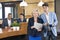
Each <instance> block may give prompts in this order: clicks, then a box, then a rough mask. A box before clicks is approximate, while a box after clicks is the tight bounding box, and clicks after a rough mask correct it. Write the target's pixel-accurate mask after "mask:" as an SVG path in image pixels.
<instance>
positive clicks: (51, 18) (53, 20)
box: [40, 12, 58, 36]
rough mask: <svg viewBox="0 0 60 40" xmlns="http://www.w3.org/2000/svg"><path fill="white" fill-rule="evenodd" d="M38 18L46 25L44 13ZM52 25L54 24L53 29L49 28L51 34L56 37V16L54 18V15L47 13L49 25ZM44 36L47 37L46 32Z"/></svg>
mask: <svg viewBox="0 0 60 40" xmlns="http://www.w3.org/2000/svg"><path fill="white" fill-rule="evenodd" d="M40 17H41V18H42V19H43V21H44V23H47V19H46V15H45V13H43V14H42V15H40ZM53 23H54V27H51V30H52V33H53V34H54V35H55V36H57V30H56V26H57V23H58V20H57V16H56V13H54V12H49V24H53ZM44 35H45V36H47V30H46V31H45V33H44Z"/></svg>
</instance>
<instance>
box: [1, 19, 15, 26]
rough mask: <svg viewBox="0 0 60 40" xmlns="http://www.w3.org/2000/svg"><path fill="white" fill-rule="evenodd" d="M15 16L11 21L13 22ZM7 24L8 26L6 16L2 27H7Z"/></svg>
mask: <svg viewBox="0 0 60 40" xmlns="http://www.w3.org/2000/svg"><path fill="white" fill-rule="evenodd" d="M13 21H14V20H13V18H12V19H11V23H13ZM5 26H7V27H8V20H7V18H5V19H4V20H3V23H2V27H5Z"/></svg>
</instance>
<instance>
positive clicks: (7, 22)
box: [2, 13, 13, 28]
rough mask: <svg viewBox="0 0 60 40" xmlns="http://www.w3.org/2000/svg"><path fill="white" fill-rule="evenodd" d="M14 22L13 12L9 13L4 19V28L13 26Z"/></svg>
mask: <svg viewBox="0 0 60 40" xmlns="http://www.w3.org/2000/svg"><path fill="white" fill-rule="evenodd" d="M12 23H13V19H12V14H11V13H9V14H8V17H7V18H5V19H4V20H3V23H2V26H3V27H4V28H7V27H11V24H12Z"/></svg>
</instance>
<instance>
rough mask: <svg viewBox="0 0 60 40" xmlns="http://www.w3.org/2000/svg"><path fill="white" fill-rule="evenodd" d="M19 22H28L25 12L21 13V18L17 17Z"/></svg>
mask: <svg viewBox="0 0 60 40" xmlns="http://www.w3.org/2000/svg"><path fill="white" fill-rule="evenodd" d="M17 22H18V23H20V22H26V19H25V18H24V14H22V13H21V14H20V15H19V18H18V19H17Z"/></svg>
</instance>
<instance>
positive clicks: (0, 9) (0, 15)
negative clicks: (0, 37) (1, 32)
mask: <svg viewBox="0 0 60 40" xmlns="http://www.w3.org/2000/svg"><path fill="white" fill-rule="evenodd" d="M0 19H2V4H1V3H0Z"/></svg>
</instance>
